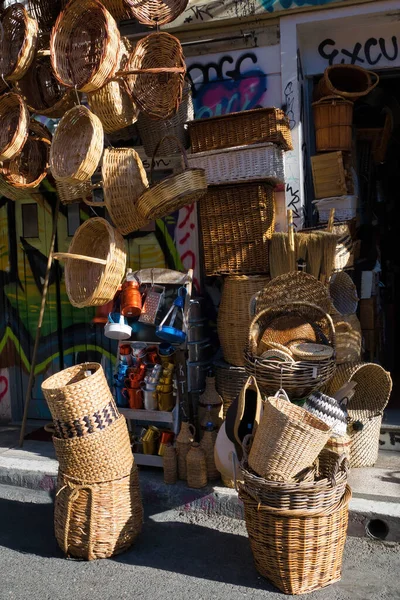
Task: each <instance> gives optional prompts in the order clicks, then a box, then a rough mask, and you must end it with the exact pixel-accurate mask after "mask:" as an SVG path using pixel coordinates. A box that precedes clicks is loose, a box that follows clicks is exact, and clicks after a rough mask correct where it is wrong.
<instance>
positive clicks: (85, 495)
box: [54, 465, 143, 560]
mask: <svg viewBox="0 0 400 600" xmlns="http://www.w3.org/2000/svg"><path fill="white" fill-rule="evenodd" d="M142 524H143V506H142V500H141V496H140V488H139V476H138V470H137V467H136V465H133V467H132V468H131V471H130V473H129V474H127V475H126V476H125V477H123V478H120V479H114V480H113V481H106V482H103V483H98V484H88V483H87V482H84V481H76V480H73V479H70V478H69V477H67V476H66V475H65V474H64V473H62V472H61V471H60V472H59V474H58V480H57V492H56V500H55V509H54V527H55V535H56V539H57V542H58V544H59V546H60V548H61V549H62V550H63V552H64V553H65V554H66V555H67V556H73V557H77V558H84V559H86V560H93V559H95V558H109V557H111V556H114V555H115V554H120V553H121V552H124V551H125V550H127V549H128V548H129V547H130V546H131V545H132V543H133V542H134V541H135V539H136V537H137V536H138V534H139V533H140V531H141V529H142Z"/></svg>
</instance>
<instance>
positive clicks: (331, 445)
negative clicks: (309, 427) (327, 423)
mask: <svg viewBox="0 0 400 600" xmlns="http://www.w3.org/2000/svg"><path fill="white" fill-rule="evenodd" d="M350 447H351V440H350V437H349V436H348V435H347V434H346V435H343V436H336V435H335V436H332V437H330V438H329V440H328V441H327V442H326V446H325V449H326V450H330V451H331V452H334V453H335V454H337V455H338V456H342V454H344V455H345V457H346V458H347V460H350Z"/></svg>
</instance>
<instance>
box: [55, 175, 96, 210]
mask: <svg viewBox="0 0 400 600" xmlns="http://www.w3.org/2000/svg"><path fill="white" fill-rule="evenodd" d="M92 188H93V186H92V182H91V180H90V179H88V180H87V181H75V182H74V183H68V182H66V181H62V180H60V179H56V190H57V194H58V195H59V196H60V201H61V203H62V204H74V203H75V202H84V201H85V200H86V201H91V199H92Z"/></svg>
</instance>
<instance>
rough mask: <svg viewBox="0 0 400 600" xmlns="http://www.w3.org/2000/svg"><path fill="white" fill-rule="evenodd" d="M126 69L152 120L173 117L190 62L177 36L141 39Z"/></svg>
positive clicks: (130, 84) (138, 99)
mask: <svg viewBox="0 0 400 600" xmlns="http://www.w3.org/2000/svg"><path fill="white" fill-rule="evenodd" d="M126 71H127V73H128V75H127V83H128V87H129V90H130V93H131V94H132V97H133V99H134V101H135V104H137V106H138V107H139V108H140V110H142V111H143V112H144V113H145V114H146V115H147V116H148V117H150V118H151V119H160V120H165V119H170V118H171V117H172V116H173V115H174V114H175V113H176V112H177V110H178V107H179V105H180V103H181V101H182V93H183V85H184V80H185V74H186V65H185V60H184V57H183V51H182V46H181V43H180V42H179V40H178V39H177V38H176V37H174V36H173V35H171V34H169V33H165V32H157V33H151V34H150V35H147V36H146V37H144V38H142V39H141V40H139V42H138V43H137V44H136V47H135V49H134V50H133V52H132V54H131V58H130V60H129V62H128V65H127V68H126Z"/></svg>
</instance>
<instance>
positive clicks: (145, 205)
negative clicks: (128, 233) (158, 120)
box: [137, 136, 207, 221]
mask: <svg viewBox="0 0 400 600" xmlns="http://www.w3.org/2000/svg"><path fill="white" fill-rule="evenodd" d="M166 137H171V136H166ZM164 139H165V138H162V139H161V140H160V141H159V143H158V144H157V146H156V148H155V150H154V154H153V158H152V161H151V168H150V179H151V181H152V179H153V170H154V164H155V157H156V155H157V151H158V149H159V147H160V146H161V145H162V143H163V140H164ZM173 139H174V141H175V142H176V144H178V146H179V148H180V151H181V153H182V156H183V160H184V163H185V169H184V170H183V171H182V172H181V173H178V174H177V175H170V176H169V177H166V178H165V179H163V180H162V181H161V182H160V183H156V184H154V185H151V186H150V188H149V189H148V190H146V191H145V192H143V194H142V195H141V196H140V197H139V199H138V201H137V209H138V212H139V214H140V215H141V216H142V217H143V219H146V220H148V221H151V220H153V219H159V218H160V217H164V216H166V215H169V214H171V213H172V212H174V211H176V210H179V209H180V208H183V207H184V206H187V205H189V204H193V202H197V201H198V200H200V199H201V198H203V196H204V195H205V193H206V191H207V179H206V176H205V173H204V170H203V169H191V168H190V167H189V163H188V160H187V155H186V151H185V149H184V147H183V146H182V144H181V143H180V141H179V140H178V139H177V138H173Z"/></svg>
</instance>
